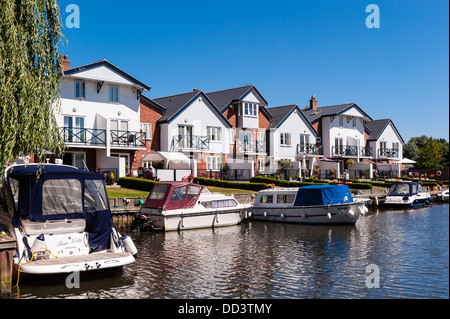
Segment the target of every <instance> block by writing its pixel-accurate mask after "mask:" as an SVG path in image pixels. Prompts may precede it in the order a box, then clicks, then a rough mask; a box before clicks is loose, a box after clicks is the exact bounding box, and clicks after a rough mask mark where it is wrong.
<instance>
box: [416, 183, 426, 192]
mask: <svg viewBox="0 0 450 319" xmlns="http://www.w3.org/2000/svg"><path fill="white" fill-rule="evenodd" d="M417 192H418V193H425V190H424V189H423V187H422V185H420V184H417Z"/></svg>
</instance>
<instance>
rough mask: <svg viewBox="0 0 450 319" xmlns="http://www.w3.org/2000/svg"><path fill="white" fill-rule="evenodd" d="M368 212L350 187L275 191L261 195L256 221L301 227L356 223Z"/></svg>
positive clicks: (254, 209)
mask: <svg viewBox="0 0 450 319" xmlns="http://www.w3.org/2000/svg"><path fill="white" fill-rule="evenodd" d="M367 211H368V209H367V207H366V206H365V201H364V200H361V201H355V200H353V198H352V195H351V192H350V189H349V188H348V186H347V185H310V186H304V187H300V188H298V187H296V188H271V189H265V190H261V191H259V192H258V195H257V196H256V199H255V203H254V205H253V207H252V210H251V212H250V218H251V219H252V220H262V221H270V222H284V223H298V224H353V225H354V224H355V223H356V221H357V220H358V218H359V216H361V215H363V214H365V213H366V212H367Z"/></svg>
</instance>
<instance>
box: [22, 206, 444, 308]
mask: <svg viewBox="0 0 450 319" xmlns="http://www.w3.org/2000/svg"><path fill="white" fill-rule="evenodd" d="M448 235H449V205H448V204H433V205H430V206H427V207H424V208H419V209H415V210H381V209H371V210H370V212H369V214H367V215H366V216H363V217H361V218H360V219H359V220H358V222H357V223H356V225H355V226H311V225H293V224H277V223H265V222H256V221H245V222H243V223H242V224H240V225H237V226H231V227H224V228H218V229H202V230H190V231H184V232H180V233H178V232H169V233H133V234H131V236H132V238H133V240H134V241H135V244H136V246H137V248H138V250H139V256H138V258H137V260H136V262H135V263H134V264H132V265H130V266H127V267H124V268H123V269H122V270H120V271H115V272H113V273H111V272H108V273H98V274H90V275H85V274H84V273H83V274H82V275H81V280H80V284H79V288H77V287H72V288H67V286H66V284H65V283H66V278H64V277H54V276H52V277H43V278H39V279H33V278H24V279H20V283H19V289H20V291H19V292H18V293H17V297H18V298H21V299H34V298H102V299H103V298H114V299H116V298H117V299H122V298H137V299H143V298H239V299H240V298H252V299H260V298H286V299H292V298H295V299H300V298H302V299H303V298H308V299H309V298H326V299H328V298H370V299H372V298H449V236H448ZM13 292H16V289H13Z"/></svg>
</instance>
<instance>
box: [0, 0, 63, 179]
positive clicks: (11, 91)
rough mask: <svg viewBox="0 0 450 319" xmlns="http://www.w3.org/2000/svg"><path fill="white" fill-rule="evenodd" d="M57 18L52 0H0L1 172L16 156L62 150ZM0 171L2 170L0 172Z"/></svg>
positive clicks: (39, 159) (38, 158)
mask: <svg viewBox="0 0 450 319" xmlns="http://www.w3.org/2000/svg"><path fill="white" fill-rule="evenodd" d="M61 27H62V26H61V17H60V11H59V7H58V5H57V1H56V0H0V166H1V167H0V173H1V174H2V175H3V173H4V169H5V164H6V163H8V162H10V161H12V160H13V159H14V158H17V157H18V156H20V155H28V154H35V161H37V162H43V160H44V155H45V152H46V151H51V152H54V153H55V154H57V155H60V154H61V153H62V151H63V150H64V142H63V140H62V137H61V134H60V131H59V128H58V125H57V123H56V118H55V115H56V112H58V111H59V100H60V93H59V73H60V72H62V67H61V61H60V58H59V53H58V42H59V41H60V38H61V36H62V34H61ZM0 176H1V175H0Z"/></svg>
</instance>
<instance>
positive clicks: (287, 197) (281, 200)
mask: <svg viewBox="0 0 450 319" xmlns="http://www.w3.org/2000/svg"><path fill="white" fill-rule="evenodd" d="M294 199H295V194H278V195H277V203H278V204H292V203H293V202H294Z"/></svg>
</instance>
